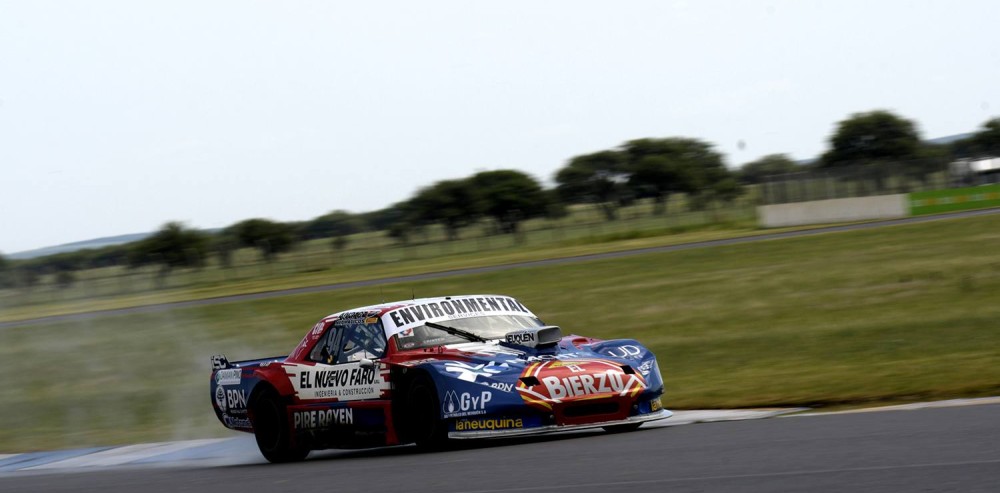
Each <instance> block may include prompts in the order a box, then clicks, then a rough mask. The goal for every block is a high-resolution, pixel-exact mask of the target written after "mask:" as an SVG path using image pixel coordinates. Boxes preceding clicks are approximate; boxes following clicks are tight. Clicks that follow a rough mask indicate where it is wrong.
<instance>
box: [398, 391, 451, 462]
mask: <svg viewBox="0 0 1000 493" xmlns="http://www.w3.org/2000/svg"><path fill="white" fill-rule="evenodd" d="M406 416H407V417H408V419H407V420H406V424H407V430H406V431H407V436H408V437H410V439H411V440H413V442H414V443H416V444H417V446H418V447H420V448H422V449H425V450H441V449H443V448H445V446H446V445H447V443H448V430H447V428H446V427H445V423H444V421H442V420H441V401H440V400H439V399H438V393H437V387H435V386H434V382H433V381H432V380H431V379H430V377H428V376H427V375H418V376H417V377H415V378H414V379H413V381H412V382H410V386H409V389H408V390H407V392H406Z"/></svg>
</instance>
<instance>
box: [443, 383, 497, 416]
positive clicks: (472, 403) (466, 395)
mask: <svg viewBox="0 0 1000 493" xmlns="http://www.w3.org/2000/svg"><path fill="white" fill-rule="evenodd" d="M491 400H493V392H491V391H488V390H487V391H484V392H462V393H461V394H459V393H457V392H455V391H454V390H449V391H448V392H446V393H445V395H444V401H443V402H442V403H441V414H442V415H444V417H445V418H454V417H461V416H475V415H478V414H486V405H487V404H488V403H489V402H490V401H491Z"/></svg>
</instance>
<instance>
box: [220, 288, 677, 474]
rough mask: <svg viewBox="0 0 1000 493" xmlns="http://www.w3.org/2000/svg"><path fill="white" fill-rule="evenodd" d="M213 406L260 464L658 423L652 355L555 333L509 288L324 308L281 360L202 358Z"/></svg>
mask: <svg viewBox="0 0 1000 493" xmlns="http://www.w3.org/2000/svg"><path fill="white" fill-rule="evenodd" d="M210 391H211V397H212V405H213V407H214V409H215V414H216V416H217V417H218V418H219V421H221V422H222V423H223V424H224V425H225V426H226V427H228V428H231V429H234V430H240V431H245V432H250V433H253V434H254V435H255V436H256V441H257V446H258V448H259V449H260V452H261V454H262V455H263V456H264V457H265V458H266V459H267V460H268V461H270V462H289V461H298V460H302V459H304V458H305V457H306V456H307V455H308V454H309V452H310V451H311V450H318V449H325V448H357V447H368V446H387V445H398V444H405V443H416V444H417V445H418V446H422V447H426V448H429V449H436V448H441V447H443V446H445V445H446V444H447V443H448V441H449V440H450V439H467V438H495V437H509V436H516V435H525V434H539V433H549V432H556V431H563V430H575V429H585V428H604V429H606V430H608V431H630V430H634V429H636V428H638V427H639V426H640V425H642V424H643V423H645V422H648V421H653V420H658V419H663V418H667V417H669V416H670V415H671V413H670V411H667V410H666V409H664V408H663V405H662V403H661V396H662V394H663V379H662V377H661V376H660V371H659V368H658V367H657V363H656V357H655V356H654V355H653V354H652V353H651V352H650V351H649V350H648V349H646V348H645V347H644V346H643V345H642V344H640V343H639V342H637V341H635V340H632V339H615V340H600V339H593V338H589V337H583V336H577V335H568V336H564V335H563V334H562V330H561V329H560V328H559V327H557V326H552V325H545V324H544V323H543V322H542V321H541V320H540V319H539V318H538V317H537V316H536V315H535V314H534V313H532V312H531V311H530V310H529V309H528V308H527V307H525V306H524V305H523V304H521V303H520V302H519V301H518V300H516V299H514V298H512V297H509V296H499V295H466V296H446V297H440V298H424V299H414V300H409V301H399V302H392V303H382V304H378V305H372V306H366V307H361V308H355V309H353V310H347V311H342V312H338V313H334V314H332V315H329V316H327V317H325V318H323V319H322V320H320V321H319V322H317V323H316V324H315V325H314V326H313V327H312V328H311V329H310V330H309V332H308V333H307V334H306V335H305V337H303V338H302V341H301V342H299V345H298V346H296V347H295V349H294V350H293V351H292V352H291V354H289V355H288V356H279V357H273V358H264V359H257V360H249V361H236V362H230V361H228V360H227V358H226V357H225V356H224V355H216V356H213V357H212V379H211V384H210Z"/></svg>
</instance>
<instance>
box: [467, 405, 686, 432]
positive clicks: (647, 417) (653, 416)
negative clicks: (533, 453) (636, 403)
mask: <svg viewBox="0 0 1000 493" xmlns="http://www.w3.org/2000/svg"><path fill="white" fill-rule="evenodd" d="M673 414H674V413H672V412H670V411H667V410H666V409H661V410H659V411H656V412H653V413H649V414H640V415H638V416H630V417H628V418H625V419H616V420H613V421H602V422H599V423H586V424H578V425H546V426H537V427H534V428H516V429H504V430H474V431H451V432H448V438H457V439H468V438H504V437H513V436H523V435H541V434H544V433H555V432H559V431H574V430H586V429H591V428H601V427H604V426H615V425H627V424H632V423H646V422H649V421H657V420H660V419H666V418H669V417H670V416H673Z"/></svg>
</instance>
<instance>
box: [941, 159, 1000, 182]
mask: <svg viewBox="0 0 1000 493" xmlns="http://www.w3.org/2000/svg"><path fill="white" fill-rule="evenodd" d="M948 171H949V172H950V174H951V178H952V180H953V181H954V182H955V184H956V185H984V184H987V183H1000V158H998V157H988V158H980V159H959V160H958V161H953V162H952V163H951V164H949V165H948Z"/></svg>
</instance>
